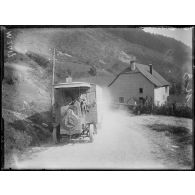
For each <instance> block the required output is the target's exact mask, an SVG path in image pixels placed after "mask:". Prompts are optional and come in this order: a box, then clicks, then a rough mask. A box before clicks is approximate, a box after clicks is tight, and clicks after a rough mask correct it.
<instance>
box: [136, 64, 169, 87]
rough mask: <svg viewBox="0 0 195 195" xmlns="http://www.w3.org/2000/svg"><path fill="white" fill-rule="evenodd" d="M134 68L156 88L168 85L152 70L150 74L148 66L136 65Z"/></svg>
mask: <svg viewBox="0 0 195 195" xmlns="http://www.w3.org/2000/svg"><path fill="white" fill-rule="evenodd" d="M136 67H137V69H138V71H139V72H140V73H142V74H143V75H144V76H145V77H146V78H147V79H148V80H149V81H150V82H152V83H153V84H154V85H155V86H156V87H163V86H167V85H170V83H169V82H168V81H166V80H165V79H164V78H163V77H162V76H161V75H160V74H159V73H158V72H156V71H155V70H154V68H152V74H151V73H150V67H149V66H148V65H143V64H138V63H136Z"/></svg>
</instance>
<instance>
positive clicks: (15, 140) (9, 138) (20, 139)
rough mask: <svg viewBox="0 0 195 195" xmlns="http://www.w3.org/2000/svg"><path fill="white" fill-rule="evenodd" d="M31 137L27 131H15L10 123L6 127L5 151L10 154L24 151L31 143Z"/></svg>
mask: <svg viewBox="0 0 195 195" xmlns="http://www.w3.org/2000/svg"><path fill="white" fill-rule="evenodd" d="M31 140H32V139H31V137H30V136H29V135H28V134H27V133H26V132H25V131H19V130H16V129H14V128H13V127H12V126H11V125H10V124H9V123H7V122H6V123H5V126H4V143H5V144H4V147H5V148H4V151H5V154H10V153H12V152H13V151H22V150H24V149H25V148H27V147H28V146H29V145H30V143H31Z"/></svg>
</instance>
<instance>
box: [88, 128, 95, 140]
mask: <svg viewBox="0 0 195 195" xmlns="http://www.w3.org/2000/svg"><path fill="white" fill-rule="evenodd" d="M89 140H90V142H91V143H92V142H93V140H94V125H93V124H90V125H89Z"/></svg>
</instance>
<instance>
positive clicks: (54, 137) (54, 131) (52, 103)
mask: <svg viewBox="0 0 195 195" xmlns="http://www.w3.org/2000/svg"><path fill="white" fill-rule="evenodd" d="M55 58H56V49H55V48H54V49H53V60H52V91H51V108H52V123H53V133H52V134H53V141H54V143H57V135H56V133H57V130H56V124H55V123H56V120H55V116H54V114H55V113H54V84H55Z"/></svg>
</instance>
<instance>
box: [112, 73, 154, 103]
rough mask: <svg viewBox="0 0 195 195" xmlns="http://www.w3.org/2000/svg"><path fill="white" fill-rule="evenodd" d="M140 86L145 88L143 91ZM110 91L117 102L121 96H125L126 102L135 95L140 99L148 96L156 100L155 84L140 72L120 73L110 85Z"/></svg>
mask: <svg viewBox="0 0 195 195" xmlns="http://www.w3.org/2000/svg"><path fill="white" fill-rule="evenodd" d="M139 88H143V93H140V92H139ZM110 92H111V95H112V98H113V101H114V102H115V103H119V97H124V101H125V103H127V101H128V100H129V99H130V98H133V97H135V98H137V99H139V98H140V97H143V98H145V97H146V96H148V97H151V98H152V99H153V100H154V85H153V84H152V83H151V82H150V81H149V80H148V79H147V78H145V76H143V75H142V74H141V73H139V72H137V73H133V74H122V75H120V76H119V78H118V79H117V80H116V81H115V82H114V83H113V84H112V85H111V86H110ZM129 103H134V101H132V102H131V101H129Z"/></svg>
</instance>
